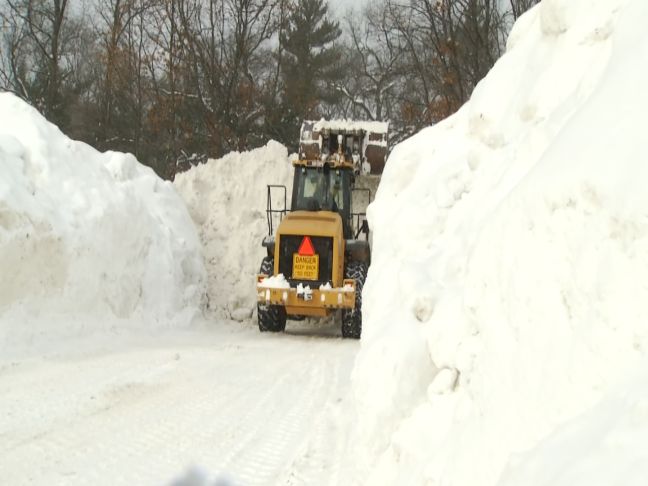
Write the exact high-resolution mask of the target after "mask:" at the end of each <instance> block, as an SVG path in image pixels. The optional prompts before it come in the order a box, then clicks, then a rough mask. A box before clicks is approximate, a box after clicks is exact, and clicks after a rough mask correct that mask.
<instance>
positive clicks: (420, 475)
mask: <svg viewBox="0 0 648 486" xmlns="http://www.w3.org/2000/svg"><path fill="white" fill-rule="evenodd" d="M646 18H648V4H646V2H644V1H643V0H543V2H542V3H541V4H540V5H539V6H537V7H535V8H534V9H533V10H531V11H530V12H528V13H527V14H526V15H524V16H523V17H522V18H520V19H519V21H518V22H517V24H516V26H515V28H514V30H513V32H512V33H511V36H510V38H509V42H508V51H507V53H506V55H505V56H504V57H503V58H502V59H501V60H500V61H499V62H498V63H497V65H496V66H495V67H494V68H493V70H492V71H491V73H490V74H489V75H488V77H487V78H486V79H485V80H484V81H483V82H482V83H480V84H479V86H478V87H477V89H476V90H475V92H474V95H473V97H472V99H471V100H470V102H469V103H468V104H467V105H466V106H464V107H463V108H462V109H461V110H460V112H459V113H458V114H456V115H455V116H453V117H452V118H450V119H448V120H447V121H445V122H444V123H442V124H439V125H438V126H436V127H434V128H430V129H427V130H424V131H422V132H421V133H419V134H418V135H416V136H415V137H413V138H411V139H409V140H408V141H406V142H404V143H402V144H400V145H399V146H397V147H396V148H395V149H394V151H393V153H392V155H391V157H390V161H389V163H388V164H387V165H386V168H385V172H384V174H383V179H382V182H381V185H380V187H379V189H378V194H377V196H376V200H375V202H374V203H373V204H372V205H371V206H370V208H369V219H370V225H371V227H372V229H373V233H374V246H373V262H372V266H371V268H370V270H369V278H368V281H367V283H366V285H365V288H364V296H363V297H364V309H363V313H364V316H365V320H364V325H363V327H364V328H363V339H362V348H361V352H360V354H359V356H358V359H357V362H356V366H355V370H354V385H355V394H356V405H357V408H358V416H359V418H358V425H359V432H358V437H357V442H356V443H355V444H354V445H353V449H354V451H356V453H355V454H354V456H353V459H354V461H355V463H356V464H358V465H359V475H358V477H357V479H358V481H364V480H366V479H367V477H368V482H369V483H376V484H434V485H443V486H459V485H466V486H474V485H480V486H490V485H496V484H500V485H506V486H509V485H518V484H524V485H535V484H538V485H540V484H543V485H546V484H552V485H555V484H569V485H572V486H573V485H587V486H591V485H592V484H612V483H613V482H614V483H615V484H624V485H628V484H646V481H648V470H647V468H646V467H645V464H646V452H645V450H646V449H645V446H644V445H643V440H644V437H645V431H646V429H647V428H648V414H646V410H648V395H647V393H646V386H645V382H646V381H645V375H646V373H643V372H641V373H640V376H639V377H637V376H635V377H634V379H631V378H628V380H629V381H623V382H621V380H622V379H623V380H626V378H624V377H625V376H626V375H628V373H629V372H630V371H631V370H634V369H638V370H648V366H647V362H646V355H647V353H648V326H646V322H648V213H647V208H648V191H646V189H645V188H646V186H647V185H648V166H646V163H645V157H646V153H648V137H647V136H646V133H645V127H644V125H645V123H644V120H645V117H646V112H647V111H648V91H647V90H646V88H645V87H646V86H647V85H648V68H647V66H648V62H647V61H648V36H646V35H645V25H644V24H645V22H644V21H645V19H646ZM630 376H633V375H630ZM624 390H626V391H628V392H627V393H625V392H624ZM565 424H568V425H565ZM525 451H526V452H525ZM642 451H643V452H642ZM503 471H506V472H505V473H504V474H503ZM610 471H611V473H610ZM365 474H369V476H365ZM611 474H613V475H614V476H611ZM611 477H614V479H615V481H612V480H610V478H611Z"/></svg>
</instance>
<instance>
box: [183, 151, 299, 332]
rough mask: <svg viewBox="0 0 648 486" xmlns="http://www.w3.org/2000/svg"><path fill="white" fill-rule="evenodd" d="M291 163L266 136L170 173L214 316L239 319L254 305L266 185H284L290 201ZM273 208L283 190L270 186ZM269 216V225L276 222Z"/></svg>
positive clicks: (278, 205)
mask: <svg viewBox="0 0 648 486" xmlns="http://www.w3.org/2000/svg"><path fill="white" fill-rule="evenodd" d="M292 177H293V167H292V164H291V162H290V160H289V157H288V150H287V149H286V147H284V146H283V145H281V144H280V143H278V142H274V141H270V142H269V143H268V144H267V145H266V146H264V147H260V148H258V149H255V150H251V151H249V152H231V153H229V154H227V155H225V156H224V157H223V158H221V159H210V160H209V161H207V163H205V164H202V165H198V166H196V167H192V168H191V169H190V170H189V171H187V172H184V173H181V174H178V175H176V178H175V181H174V185H175V187H176V189H177V190H178V192H179V193H180V194H181V195H182V197H183V198H184V200H185V202H186V204H187V207H188V208H189V213H190V214H191V217H192V219H193V221H194V223H195V224H196V226H197V228H198V232H199V234H200V239H201V240H202V244H203V247H204V251H205V264H206V266H207V272H208V274H209V289H208V295H209V308H210V309H211V311H212V312H213V313H214V315H215V316H217V317H219V318H225V319H234V320H245V319H248V318H250V317H251V316H252V314H253V313H254V311H255V309H256V292H255V288H256V287H255V276H256V275H257V273H258V272H259V268H260V267H261V260H262V259H263V257H264V256H266V249H265V248H263V247H262V246H261V242H262V241H263V238H264V237H265V236H266V235H267V234H268V223H267V219H266V206H267V188H266V186H267V184H278V185H279V184H280V185H285V186H287V192H286V198H287V205H288V206H290V197H291V193H292ZM272 196H273V199H272V201H273V207H275V208H277V209H281V208H283V207H284V200H283V191H281V190H280V189H273V192H272ZM278 221H279V219H278V217H275V229H276V224H277V223H278Z"/></svg>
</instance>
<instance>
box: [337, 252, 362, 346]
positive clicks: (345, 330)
mask: <svg viewBox="0 0 648 486" xmlns="http://www.w3.org/2000/svg"><path fill="white" fill-rule="evenodd" d="M344 278H352V279H354V280H355V282H356V295H355V309H349V310H343V311H342V337H344V338H353V339H360V334H361V333H362V288H363V287H364V283H365V280H366V279H367V264H366V263H363V262H349V264H348V265H347V267H346V269H345V270H344Z"/></svg>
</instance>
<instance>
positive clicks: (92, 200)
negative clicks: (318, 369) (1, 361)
mask: <svg viewBox="0 0 648 486" xmlns="http://www.w3.org/2000/svg"><path fill="white" fill-rule="evenodd" d="M0 270H1V272H2V275H1V277H0V349H5V350H6V349H8V347H9V346H11V347H15V346H19V345H20V344H25V343H28V342H31V343H32V344H37V343H39V342H46V341H48V340H50V339H51V338H54V337H59V338H63V337H64V338H70V337H79V336H87V335H90V334H96V333H99V332H104V331H107V330H111V331H114V330H118V329H120V328H126V327H130V326H139V327H141V328H146V329H150V328H151V327H161V326H162V327H168V326H176V325H181V324H186V323H187V322H188V321H189V320H190V319H191V318H192V316H193V315H194V314H195V313H196V312H197V311H199V309H200V306H201V302H202V301H203V299H204V291H205V280H206V275H205V270H204V266H203V263H202V256H201V248H200V241H199V239H198V236H197V234H196V231H195V228H194V227H193V224H192V222H191V219H190V218H189V215H188V213H187V211H186V208H185V207H184V205H183V202H182V199H180V197H179V196H178V195H177V194H176V192H175V191H174V190H173V187H172V185H171V184H170V183H168V182H164V181H162V180H161V179H159V178H158V177H157V176H156V175H155V174H154V173H153V171H152V170H151V169H149V168H147V167H144V166H142V165H140V164H139V163H138V162H137V160H136V159H135V158H134V157H133V156H131V155H126V154H121V153H114V152H108V153H104V154H101V153H99V152H97V151H96V150H94V149H93V148H91V147H89V146H88V145H85V144H83V143H80V142H75V141H72V140H70V139H69V138H67V137H66V136H64V135H63V134H62V133H61V132H60V131H59V130H58V129H57V128H56V127H55V126H54V125H52V124H51V123H49V122H47V120H45V119H44V118H43V117H42V116H41V115H40V114H39V113H38V112H37V111H36V110H35V109H34V108H32V107H30V106H29V105H27V104H26V103H24V102H23V101H21V100H19V99H18V98H16V97H15V96H13V95H11V94H8V93H4V94H0Z"/></svg>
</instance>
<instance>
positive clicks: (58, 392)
mask: <svg viewBox="0 0 648 486" xmlns="http://www.w3.org/2000/svg"><path fill="white" fill-rule="evenodd" d="M357 349H358V343H357V341H348V340H342V339H341V338H340V337H339V329H338V328H337V326H335V327H330V326H329V327H326V326H325V327H317V328H315V327H312V326H308V325H298V324H295V323H291V325H289V329H288V331H287V333H286V334H281V335H270V336H269V335H266V334H260V333H259V332H258V330H257V329H256V328H255V326H253V325H252V323H248V325H246V326H241V324H240V323H233V322H217V323H215V322H209V323H205V325H204V327H195V328H194V329H193V330H191V331H182V332H181V331H173V332H166V333H163V334H162V335H158V336H155V337H151V336H147V337H144V338H139V337H133V336H132V335H131V336H125V337H122V338H120V339H111V340H105V341H104V342H103V343H101V344H99V343H97V342H95V343H93V345H92V346H87V345H86V346H84V347H83V349H77V350H76V351H74V350H69V349H68V350H65V351H61V350H57V351H55V352H50V353H48V354H46V355H41V356H38V357H32V358H29V359H13V360H6V359H4V357H3V356H2V355H0V396H1V397H2V400H0V457H1V458H2V459H1V460H0V478H2V480H1V482H2V484H7V485H12V486H18V485H27V484H36V485H66V486H69V485H87V484H93V485H97V486H99V485H107V486H108V485H110V486H112V485H128V486H131V485H134V484H137V485H143V486H145V485H151V486H154V485H164V484H170V483H171V481H172V480H174V479H185V482H184V483H183V484H191V485H194V486H198V485H204V486H207V485H210V486H213V485H214V484H221V485H225V484H228V485H243V484H245V485H270V484H291V485H300V484H302V485H311V484H332V485H333V484H343V483H344V478H345V477H347V476H348V473H346V472H345V471H344V470H342V469H341V468H340V467H341V466H340V465H341V464H342V461H341V458H340V454H341V453H342V452H343V451H344V450H345V448H346V447H345V443H344V442H345V440H346V437H347V436H346V431H347V430H348V425H347V411H348V409H349V407H350V406H351V405H350V404H349V403H348V400H346V397H347V396H348V387H349V382H350V377H349V376H350V373H349V372H350V369H351V367H352V363H353V359H354V356H355V353H356V351H357ZM216 481H221V482H219V483H216Z"/></svg>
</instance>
